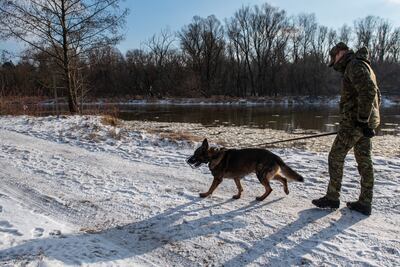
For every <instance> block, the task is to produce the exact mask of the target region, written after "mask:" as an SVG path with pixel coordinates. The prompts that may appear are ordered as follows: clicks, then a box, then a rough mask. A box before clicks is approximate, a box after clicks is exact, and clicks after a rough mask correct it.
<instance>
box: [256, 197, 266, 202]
mask: <svg viewBox="0 0 400 267" xmlns="http://www.w3.org/2000/svg"><path fill="white" fill-rule="evenodd" d="M264 199H265V197H256V200H257V201H263V200H264Z"/></svg>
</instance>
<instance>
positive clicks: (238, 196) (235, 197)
mask: <svg viewBox="0 0 400 267" xmlns="http://www.w3.org/2000/svg"><path fill="white" fill-rule="evenodd" d="M232 198H233V199H239V198H240V195H234V196H233V197H232Z"/></svg>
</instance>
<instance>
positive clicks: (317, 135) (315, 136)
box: [250, 132, 337, 147]
mask: <svg viewBox="0 0 400 267" xmlns="http://www.w3.org/2000/svg"><path fill="white" fill-rule="evenodd" d="M335 134H337V132H331V133H324V134H315V135H309V136H303V137H297V138H292V139H286V140H280V141H275V142H269V143H263V144H257V145H250V147H256V146H269V145H274V144H279V143H285V142H291V141H296V140H305V139H311V138H317V137H323V136H329V135H335Z"/></svg>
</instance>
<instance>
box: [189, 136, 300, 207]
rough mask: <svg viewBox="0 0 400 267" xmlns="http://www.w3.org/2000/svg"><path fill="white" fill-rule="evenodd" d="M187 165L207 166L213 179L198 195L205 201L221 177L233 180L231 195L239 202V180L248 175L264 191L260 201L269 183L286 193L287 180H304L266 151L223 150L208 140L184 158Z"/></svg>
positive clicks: (269, 189)
mask: <svg viewBox="0 0 400 267" xmlns="http://www.w3.org/2000/svg"><path fill="white" fill-rule="evenodd" d="M187 163H188V164H189V165H190V166H192V167H194V168H198V167H200V165H201V164H203V163H204V164H208V167H209V169H210V171H211V173H212V175H213V176H214V180H213V182H212V184H211V187H210V189H208V191H207V192H205V193H200V197H202V198H204V197H207V196H209V195H211V194H212V193H213V192H214V190H215V189H216V188H217V187H218V185H219V184H220V183H221V182H222V180H223V179H224V178H230V179H233V180H234V181H235V184H236V186H237V189H238V193H237V194H236V195H234V196H233V198H234V199H239V198H240V196H241V194H242V191H243V188H242V185H241V184H240V179H241V178H243V177H244V176H246V175H248V174H250V173H254V172H255V173H256V175H257V178H258V180H259V181H260V183H261V184H262V185H263V186H264V188H265V193H264V194H263V195H262V196H259V197H257V198H256V200H259V201H262V200H264V199H265V198H266V197H268V195H269V194H270V193H271V192H272V188H271V186H270V183H269V182H270V181H271V180H277V181H279V182H281V183H282V184H283V188H284V191H285V193H286V194H287V195H288V194H289V189H288V185H287V182H288V181H297V182H303V181H304V179H303V177H302V176H301V175H300V174H298V173H297V172H295V171H294V170H292V169H291V168H290V167H289V166H287V165H286V164H285V163H284V162H283V160H282V159H281V158H280V157H278V156H277V155H275V154H274V153H272V152H270V151H268V150H266V149H258V148H254V149H252V148H247V149H225V148H215V147H209V146H208V141H207V139H204V141H203V143H202V145H201V146H200V147H199V148H197V149H196V150H195V151H194V154H193V155H192V156H191V157H189V158H188V159H187Z"/></svg>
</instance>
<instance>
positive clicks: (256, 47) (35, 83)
mask: <svg viewBox="0 0 400 267" xmlns="http://www.w3.org/2000/svg"><path fill="white" fill-rule="evenodd" d="M339 41H343V42H346V43H348V44H349V46H351V47H354V48H355V49H357V48H360V47H362V46H366V47H367V48H368V49H369V51H370V53H371V62H372V65H373V67H374V69H375V70H376V73H377V76H378V80H379V84H380V87H381V89H382V91H384V93H385V94H400V75H398V74H399V73H400V27H394V26H393V25H391V24H390V23H389V22H388V21H387V20H385V19H383V18H379V17H374V16H368V17H366V18H362V19H358V20H356V21H354V24H353V25H352V26H348V25H343V26H342V27H341V28H339V29H336V30H335V29H330V28H328V27H326V26H322V25H319V24H318V22H317V19H316V17H315V15H313V14H301V15H298V16H295V17H290V16H288V15H287V14H286V12H285V11H284V10H281V9H279V8H275V7H272V6H270V5H269V4H264V5H261V6H254V7H242V8H241V9H239V10H238V11H237V12H236V13H235V14H234V15H233V16H232V17H231V18H229V19H226V20H225V21H224V22H221V21H219V20H218V19H217V18H216V17H215V16H209V17H206V18H202V17H198V16H195V17H194V18H193V20H192V21H191V22H190V23H189V24H188V25H185V26H184V27H183V28H182V29H181V30H179V31H178V32H176V33H173V32H170V31H168V30H163V31H161V32H160V33H159V34H156V35H154V36H153V37H152V38H150V39H149V40H148V41H147V42H146V43H145V45H144V46H145V48H144V49H132V50H129V51H127V52H126V54H122V53H121V52H120V51H119V50H118V49H117V48H115V46H105V47H101V48H96V49H91V50H90V52H89V53H86V54H82V56H81V57H80V59H79V68H77V71H78V72H79V73H78V75H77V76H76V77H79V78H80V79H81V80H82V81H84V82H82V83H81V88H80V92H78V96H80V97H81V98H84V97H85V96H88V95H89V96H92V97H119V96H126V95H130V96H134V95H139V96H146V97H211V96H214V95H224V96H235V97H251V96H287V95H292V96H294V95H307V96H320V95H334V94H338V88H339V75H338V74H337V73H335V72H334V71H333V70H331V69H329V68H327V66H326V65H327V61H328V60H329V59H328V52H329V49H330V48H331V47H332V46H333V45H334V44H335V43H337V42H339ZM1 63H2V64H1V68H0V90H1V95H10V94H20V95H37V94H44V95H51V96H52V95H53V88H54V87H59V86H58V85H57V78H56V77H57V75H58V72H57V66H56V64H54V62H52V59H51V58H50V57H49V56H48V55H47V54H46V53H43V52H41V53H37V52H35V51H27V52H25V54H24V55H23V56H22V57H21V59H20V60H19V61H18V62H17V63H16V64H14V63H12V62H9V61H8V60H7V58H6V57H5V56H3V58H2V62H1ZM59 94H61V92H60V93H59ZM64 94H66V93H65V92H64Z"/></svg>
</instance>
